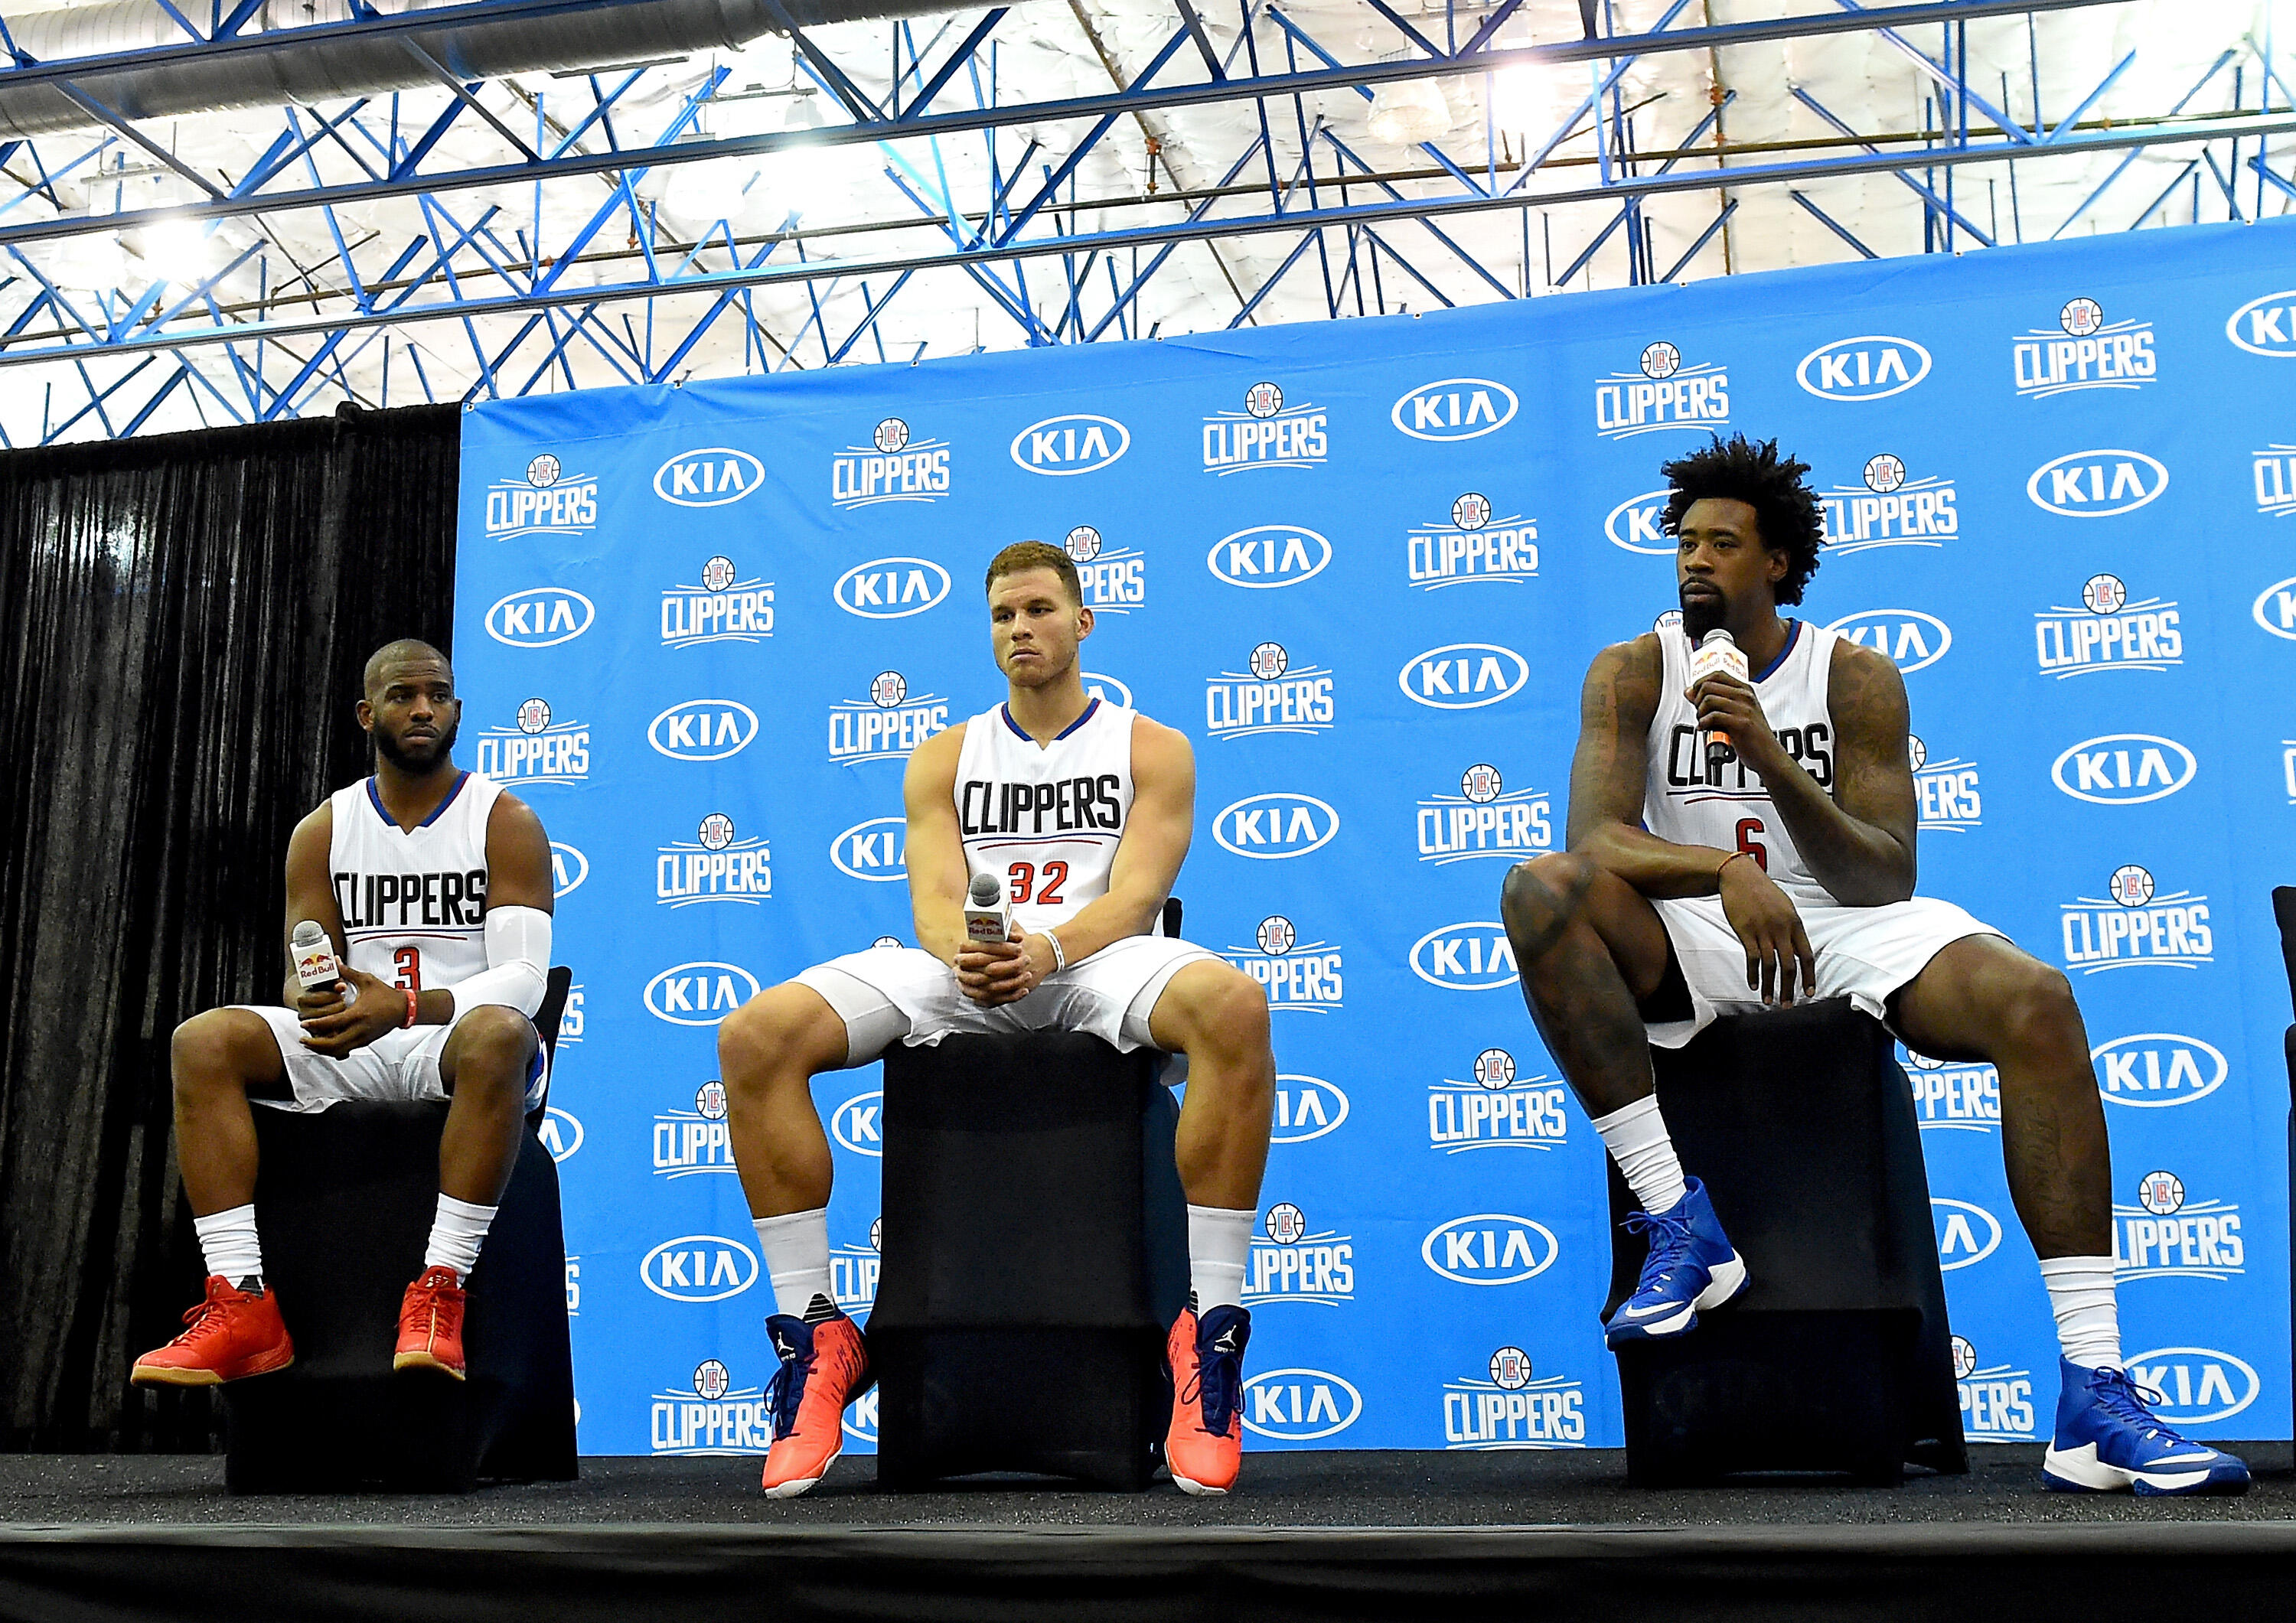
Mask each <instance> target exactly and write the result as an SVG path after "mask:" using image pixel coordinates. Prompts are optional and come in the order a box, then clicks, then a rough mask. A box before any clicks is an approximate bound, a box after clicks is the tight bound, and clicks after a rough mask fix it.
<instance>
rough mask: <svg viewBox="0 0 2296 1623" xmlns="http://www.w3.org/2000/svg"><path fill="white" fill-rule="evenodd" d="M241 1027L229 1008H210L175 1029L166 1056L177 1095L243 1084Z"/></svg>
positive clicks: (244, 1057)
mask: <svg viewBox="0 0 2296 1623" xmlns="http://www.w3.org/2000/svg"><path fill="white" fill-rule="evenodd" d="M240 1028H241V1021H239V1020H238V1019H237V1018H236V1017H235V1015H234V1011H232V1010H229V1009H209V1010H208V1011H207V1012H205V1013H201V1014H194V1015H193V1016H192V1018H191V1019H189V1020H187V1021H184V1023H183V1024H182V1025H180V1026H178V1027H176V1031H175V1035H174V1036H173V1037H171V1038H170V1039H169V1040H168V1062H169V1063H168V1070H169V1071H170V1073H171V1075H172V1076H173V1078H174V1081H175V1086H176V1092H177V1093H179V1094H180V1093H185V1092H191V1091H196V1090H200V1089H205V1088H214V1087H234V1086H243V1085H244V1082H245V1079H246V1071H247V1069H248V1057H249V1056H248V1055H247V1053H246V1052H245V1033H244V1032H242V1030H241V1029H240Z"/></svg>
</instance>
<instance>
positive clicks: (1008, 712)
mask: <svg viewBox="0 0 2296 1623" xmlns="http://www.w3.org/2000/svg"><path fill="white" fill-rule="evenodd" d="M996 713H997V714H998V715H999V716H1002V717H1004V718H1005V725H1006V726H1008V727H1010V728H1012V729H1013V737H1015V738H1022V739H1028V742H1030V743H1032V744H1033V743H1035V742H1037V741H1036V740H1035V739H1033V738H1029V729H1028V728H1026V727H1024V726H1022V725H1021V724H1020V723H1019V722H1017V721H1015V720H1013V707H1012V706H1011V705H1009V704H1000V705H998V706H997V707H996Z"/></svg>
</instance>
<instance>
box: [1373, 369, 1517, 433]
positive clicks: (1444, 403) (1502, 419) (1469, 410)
mask: <svg viewBox="0 0 2296 1623" xmlns="http://www.w3.org/2000/svg"><path fill="white" fill-rule="evenodd" d="M1514 412H1515V398H1514V390H1513V389H1509V388H1508V387H1507V386H1506V385H1505V384H1504V383H1495V382H1493V381H1491V380H1490V379H1488V378H1440V379H1438V380H1437V381H1434V382H1432V383H1422V384H1421V385H1420V386H1419V387H1418V388H1416V389H1413V390H1412V391H1411V392H1410V393H1409V394H1407V395H1406V396H1404V397H1403V398H1401V399H1400V400H1398V401H1397V402H1396V403H1395V406H1394V409H1393V410H1391V411H1390V412H1389V413H1388V414H1387V415H1388V421H1390V422H1392V423H1394V424H1395V426H1396V427H1397V428H1398V429H1399V430H1402V431H1403V432H1404V433H1406V434H1408V435H1410V436H1411V437H1412V438H1413V439H1443V440H1449V439H1481V438H1482V437H1483V436H1484V435H1486V434H1494V433H1497V431H1498V430H1501V429H1503V428H1505V427H1506V425H1507V424H1508V423H1510V422H1513V421H1514Z"/></svg>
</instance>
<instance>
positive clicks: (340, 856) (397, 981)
mask: <svg viewBox="0 0 2296 1623" xmlns="http://www.w3.org/2000/svg"><path fill="white" fill-rule="evenodd" d="M501 793H502V785H501V784H499V783H496V782H495V781H494V780H493V779H491V778H484V777H480V775H478V774H477V773H475V772H466V773H464V774H463V775H462V777H461V779H460V780H459V781H458V782H457V783H455V787H454V789H453V790H452V791H449V792H448V794H447V798H446V799H445V800H443V801H442V802H440V803H439V809H438V810H437V811H434V812H432V813H431V814H430V816H429V818H427V819H426V820H425V821H423V822H422V823H421V824H417V825H416V826H415V829H414V832H413V833H411V834H410V833H408V832H406V830H404V829H402V828H400V827H399V826H398V824H397V823H395V822H393V821H392V820H391V816H390V814H389V812H387V811H385V810H383V809H382V799H381V797H380V796H379V795H377V794H376V793H375V788H374V780H373V778H363V779H361V780H360V781H359V782H358V783H353V784H352V785H350V787H348V789H338V790H337V791H335V792H334V794H333V795H332V796H331V797H330V803H331V804H332V806H333V807H334V811H335V832H334V839H333V840H332V842H331V843H330V844H329V846H328V848H327V873H328V876H329V877H330V878H331V879H332V881H333V882H334V889H335V906H336V908H337V909H338V910H339V911H340V913H341V914H342V915H343V939H344V940H345V942H346V943H348V946H349V947H350V949H351V963H352V966H353V967H354V968H357V969H362V970H365V971H366V972H367V973H368V974H370V975H374V976H378V977H380V978H381V979H382V980H387V981H389V982H390V983H391V984H392V985H394V986H404V987H412V988H414V989H415V990H416V991H422V990H423V989H424V988H436V987H448V986H453V985H454V984H455V982H457V981H460V980H469V979H470V978H471V976H473V975H475V974H477V973H478V972H479V971H480V970H482V969H484V968H486V967H487V932H486V926H485V924H484V922H483V915H484V914H485V913H486V906H487V817H488V814H490V813H491V812H492V811H493V810H494V808H495V800H496V797H497V796H499V795H500V794H501Z"/></svg>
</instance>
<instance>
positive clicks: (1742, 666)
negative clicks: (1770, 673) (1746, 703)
mask: <svg viewBox="0 0 2296 1623" xmlns="http://www.w3.org/2000/svg"><path fill="white" fill-rule="evenodd" d="M1718 670H1719V671H1727V672H1729V673H1730V674H1731V675H1732V676H1735V677H1737V678H1738V680H1739V681H1741V682H1743V681H1744V680H1745V679H1746V654H1745V651H1744V650H1743V649H1742V648H1740V647H1739V646H1738V640H1737V638H1735V637H1734V636H1732V635H1730V634H1729V633H1728V632H1726V631H1719V630H1717V631H1710V632H1708V633H1707V634H1706V635H1705V636H1704V637H1703V638H1702V640H1701V641H1700V643H1699V644H1698V647H1697V650H1696V651H1695V652H1693V653H1692V654H1691V656H1690V685H1691V686H1693V687H1696V686H1697V685H1698V684H1699V683H1701V682H1702V681H1703V680H1704V679H1705V678H1707V677H1708V676H1712V675H1713V674H1714V673H1715V672H1716V671H1718ZM1730 749H1731V743H1730V735H1729V734H1727V733H1726V732H1724V731H1723V730H1722V729H1721V728H1720V727H1716V728H1715V729H1714V730H1713V731H1711V732H1710V733H1709V734H1707V735H1706V760H1707V764H1708V765H1709V766H1717V767H1718V766H1720V765H1721V764H1722V762H1723V761H1725V760H1726V759H1727V758H1728V757H1729V752H1730Z"/></svg>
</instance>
